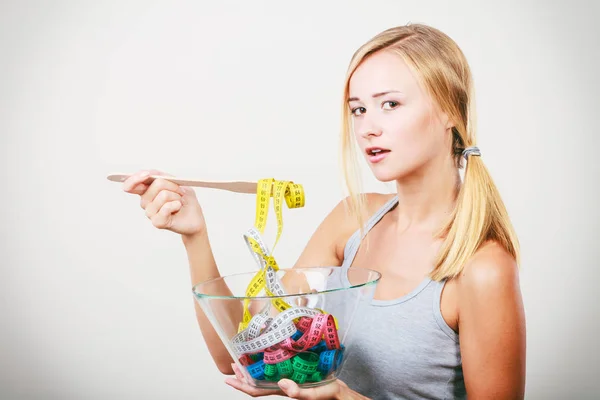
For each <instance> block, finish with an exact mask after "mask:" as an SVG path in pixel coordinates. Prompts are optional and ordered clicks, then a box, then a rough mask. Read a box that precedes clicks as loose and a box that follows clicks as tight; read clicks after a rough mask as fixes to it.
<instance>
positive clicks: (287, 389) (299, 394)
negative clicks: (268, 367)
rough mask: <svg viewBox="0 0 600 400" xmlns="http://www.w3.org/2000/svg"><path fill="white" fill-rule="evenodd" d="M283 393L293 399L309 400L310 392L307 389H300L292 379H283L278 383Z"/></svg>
mask: <svg viewBox="0 0 600 400" xmlns="http://www.w3.org/2000/svg"><path fill="white" fill-rule="evenodd" d="M277 384H278V385H279V387H280V388H281V390H283V392H284V393H285V394H286V395H287V396H288V397H290V398H292V399H299V400H308V399H312V398H313V397H309V395H310V392H309V391H308V390H307V389H300V387H299V386H298V384H297V383H296V382H294V381H292V380H291V379H281V380H280V381H279V382H278V383H277Z"/></svg>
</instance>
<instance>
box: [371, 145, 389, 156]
mask: <svg viewBox="0 0 600 400" xmlns="http://www.w3.org/2000/svg"><path fill="white" fill-rule="evenodd" d="M365 151H366V152H367V155H369V156H375V155H377V154H381V153H389V152H390V150H389V149H384V148H383V147H367V148H366V149H365Z"/></svg>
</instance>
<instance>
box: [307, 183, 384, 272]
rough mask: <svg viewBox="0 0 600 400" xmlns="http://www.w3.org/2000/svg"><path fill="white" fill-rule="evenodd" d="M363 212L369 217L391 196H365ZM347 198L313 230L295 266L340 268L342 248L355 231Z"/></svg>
mask: <svg viewBox="0 0 600 400" xmlns="http://www.w3.org/2000/svg"><path fill="white" fill-rule="evenodd" d="M365 195H366V206H367V213H368V214H369V215H372V214H373V213H375V212H376V210H377V209H378V208H379V207H382V206H383V205H384V204H385V202H386V201H388V200H389V199H390V198H391V196H393V195H389V194H382V193H366V194H365ZM348 200H349V199H348V198H344V199H342V200H341V201H339V202H338V203H337V204H336V205H335V207H333V209H332V210H331V211H330V212H329V213H328V214H327V216H326V217H325V218H324V219H323V221H322V222H321V223H320V224H319V226H318V227H317V228H316V230H315V231H314V233H313V234H312V236H311V238H310V240H309V241H308V243H307V245H306V248H305V249H304V251H303V252H302V254H301V255H300V258H299V259H298V261H297V263H296V266H328V265H340V263H341V262H342V261H343V256H344V246H345V243H346V242H347V241H348V239H349V238H350V236H351V235H352V234H353V233H354V232H355V231H356V230H357V229H358V228H359V226H358V223H357V222H356V219H355V218H354V217H353V216H352V214H351V212H350V208H349V207H348V206H349V203H348Z"/></svg>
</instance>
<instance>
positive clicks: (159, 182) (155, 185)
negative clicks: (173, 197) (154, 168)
mask: <svg viewBox="0 0 600 400" xmlns="http://www.w3.org/2000/svg"><path fill="white" fill-rule="evenodd" d="M161 190H170V191H172V192H175V193H179V194H181V195H182V196H183V192H182V191H181V188H180V187H179V185H178V184H176V183H173V182H171V181H168V180H166V179H161V178H158V179H155V180H154V181H153V182H152V183H151V184H150V187H149V188H148V189H147V190H146V191H145V192H144V194H142V195H141V199H140V206H141V207H142V208H144V209H145V208H146V206H148V204H150V203H151V202H152V201H153V200H154V198H155V197H156V196H157V195H158V193H160V191H161Z"/></svg>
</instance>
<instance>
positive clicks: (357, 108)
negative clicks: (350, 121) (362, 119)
mask: <svg viewBox="0 0 600 400" xmlns="http://www.w3.org/2000/svg"><path fill="white" fill-rule="evenodd" d="M366 111H367V110H366V109H365V108H364V107H356V108H353V109H352V114H354V115H355V116H357V117H358V116H359V115H360V114H358V112H360V113H361V114H362V113H365V112H366Z"/></svg>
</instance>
